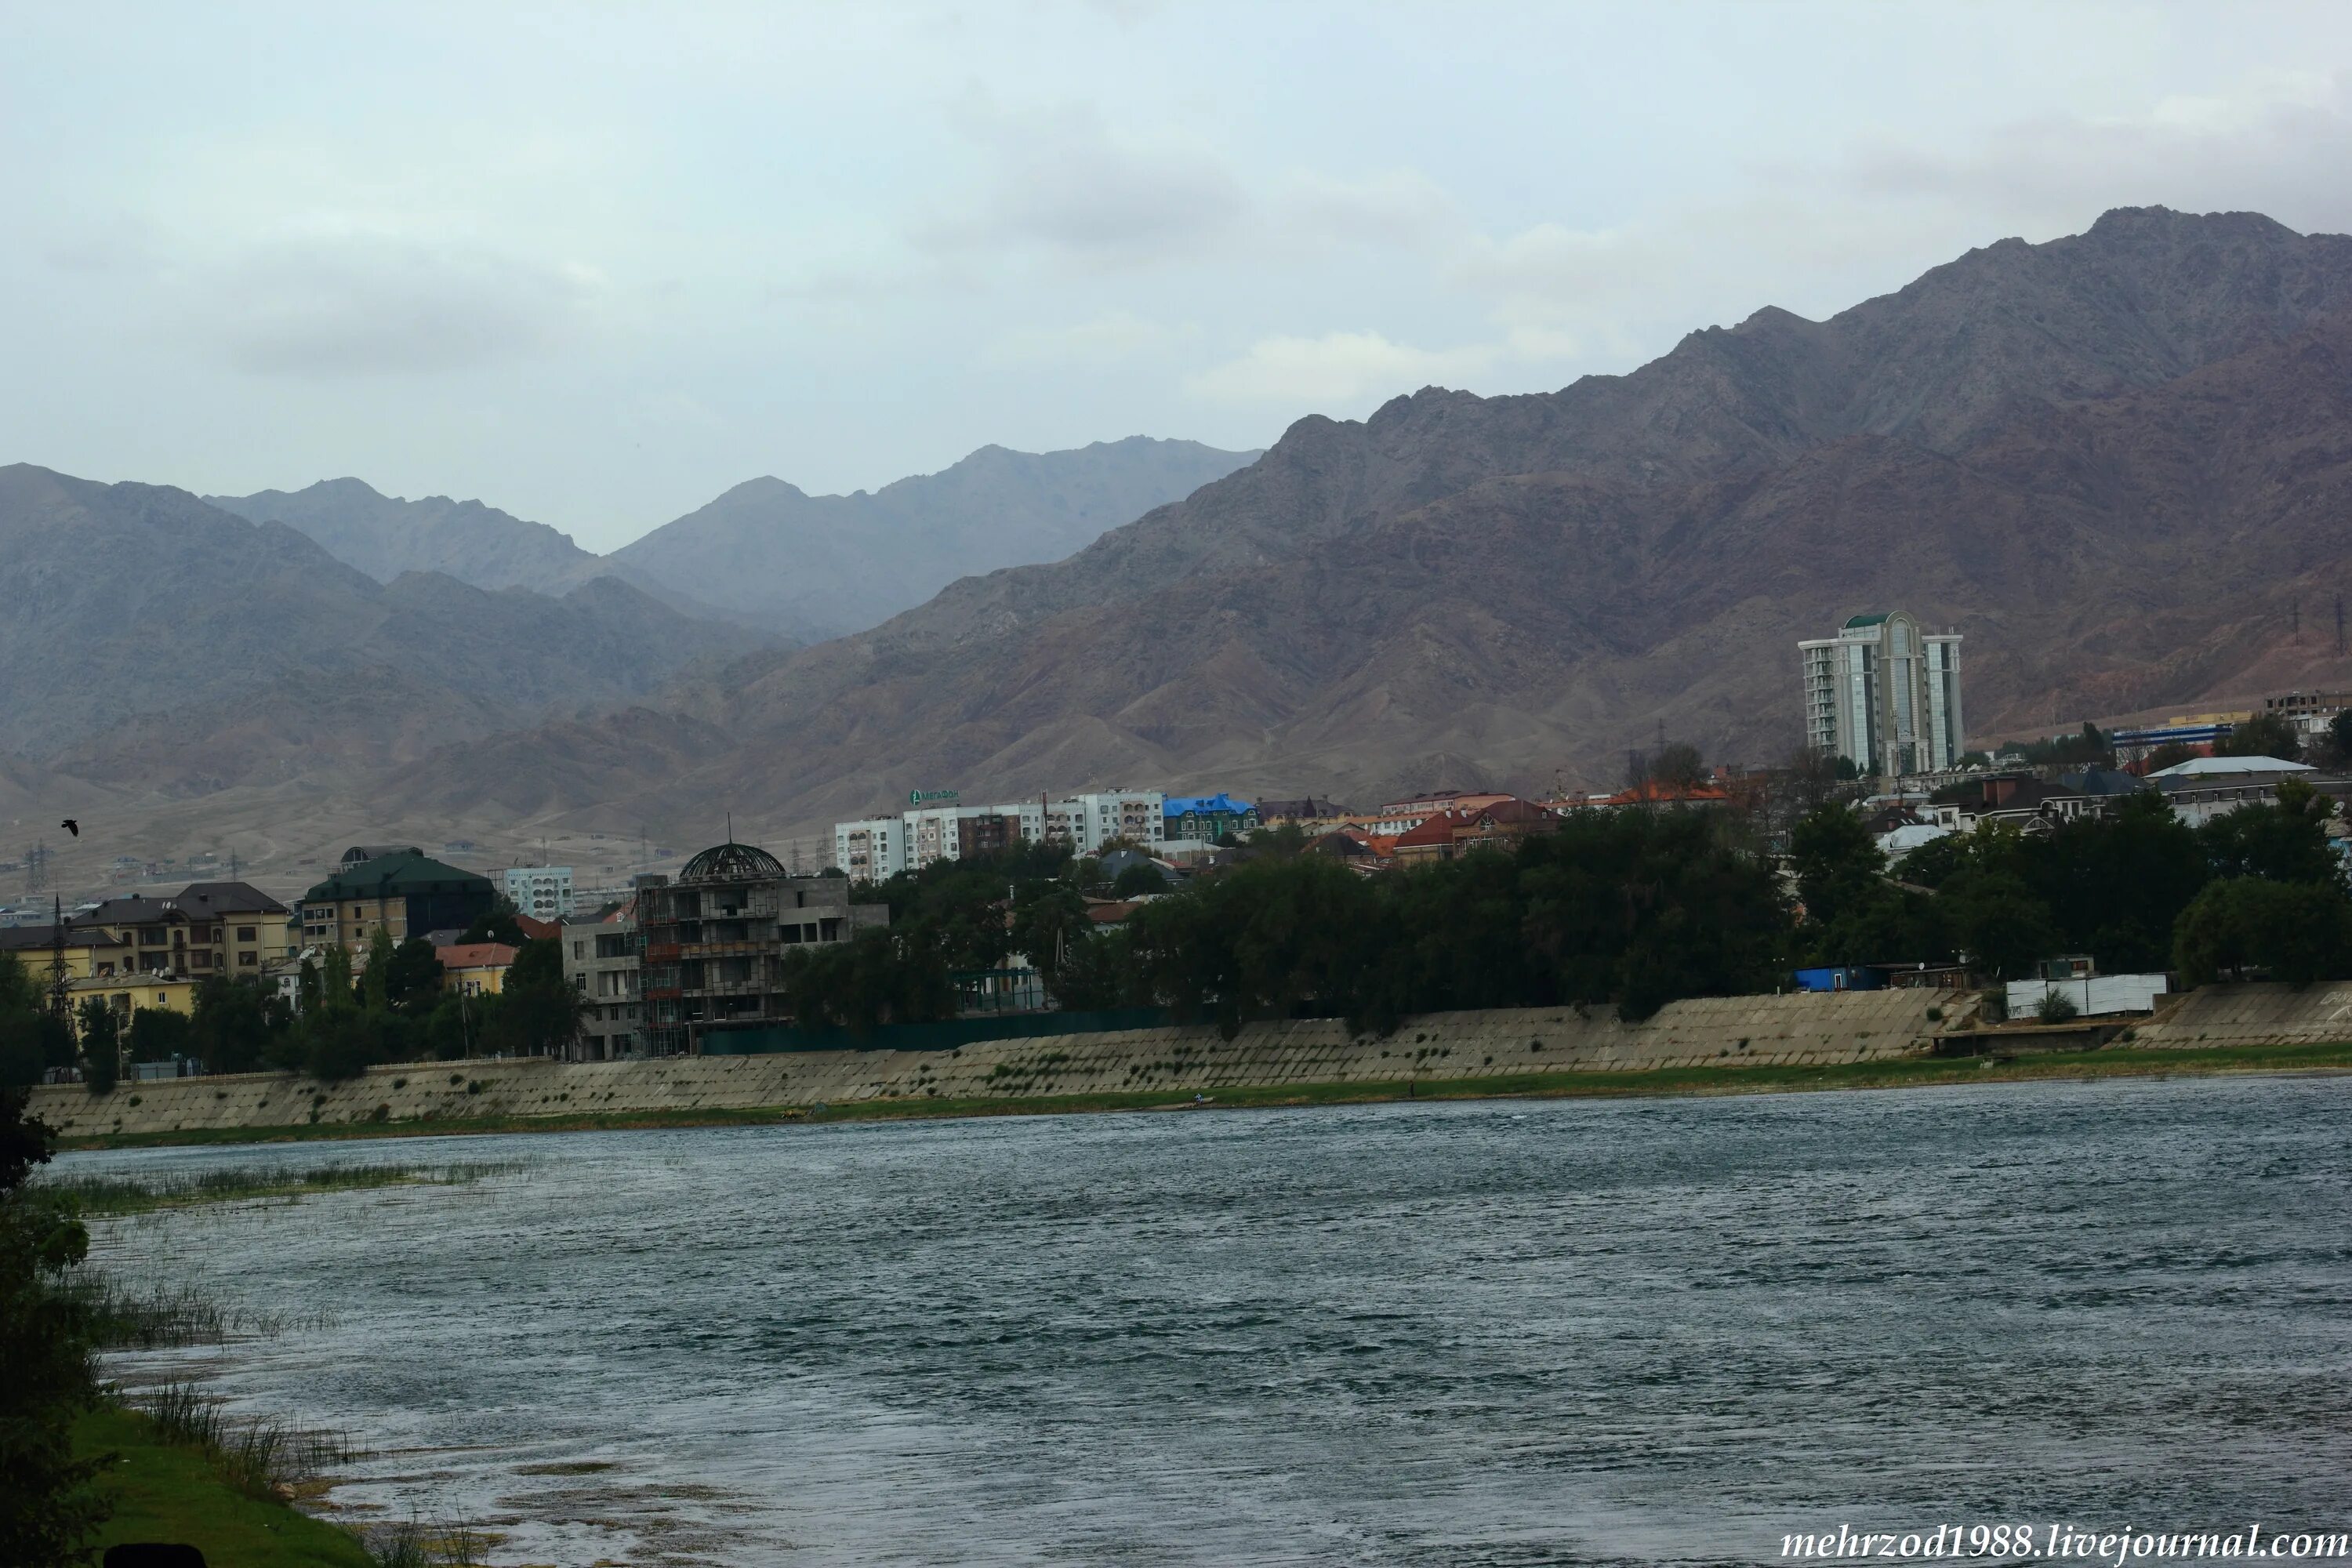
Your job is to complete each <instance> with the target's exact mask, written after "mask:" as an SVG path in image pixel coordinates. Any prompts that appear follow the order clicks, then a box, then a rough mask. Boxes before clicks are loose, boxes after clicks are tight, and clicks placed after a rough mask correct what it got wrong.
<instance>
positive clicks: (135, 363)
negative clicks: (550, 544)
mask: <svg viewBox="0 0 2352 1568" xmlns="http://www.w3.org/2000/svg"><path fill="white" fill-rule="evenodd" d="M9 36H10V47H9V49H8V51H7V53H6V56H5V59H0V153H5V157H0V204H5V207H0V210H5V211H6V212H7V213H8V215H9V225H10V228H11V231H12V235H13V236H14V237H15V238H16V241H17V243H16V244H15V245H12V246H10V247H6V249H5V252H0V288H5V290H6V294H7V297H8V299H9V300H10V302H11V305H10V310H9V312H8V317H7V325H6V328H5V352H6V354H7V358H8V360H9V363H10V364H11V367H12V371H13V372H14V374H12V375H11V376H10V377H9V379H8V384H7V385H6V386H5V388H0V430H5V431H6V432H7V439H6V441H5V446H0V462H6V461H16V460H23V461H28V462H35V463H39V464H43V465H45V466H47V467H51V468H58V469H61V470H64V471H67V472H69V473H75V474H79V475H83V476H86V477H89V478H93V479H108V480H114V479H140V480H145V481H150V482H157V483H169V484H175V485H180V486H184V487H185V488H187V489H192V490H195V491H198V492H200V493H204V492H210V493H221V494H245V493H248V492H251V491H254V490H257V489H269V488H276V489H299V488H300V487H302V486H304V485H307V484H310V483H311V482H313V481H314V480H317V479H326V478H334V477H341V476H344V475H351V476H355V477H357V478H360V479H364V480H366V481H367V482H368V483H370V484H372V485H373V486H375V487H376V488H378V489H382V490H383V491H385V492H386V493H390V494H399V495H405V496H410V497H417V496H425V495H432V494H446V495H451V496H454V497H457V498H458V499H476V498H478V499H479V500H484V501H486V502H488V504H490V505H492V506H497V507H500V508H503V509H505V510H509V511H511V512H514V513H516V514H517V515H519V516H522V517H526V518H530V519H532V520H534V521H542V522H547V523H550V524H551V525H553V526H555V527H557V528H560V529H562V530H564V531H567V532H570V533H572V535H573V536H574V537H575V538H576V539H578V540H579V542H581V543H582V544H583V545H584V546H586V547H587V548H589V549H592V550H598V551H604V550H609V549H612V548H613V547H614V546H616V545H618V544H620V543H622V542H625V541H627V540H629V539H632V538H634V537H635V536H637V535H638V534H640V533H642V532H644V531H646V530H647V529H649V528H651V527H653V526H656V525H657V524H659V523H661V522H664V521H668V520H669V519H671V518H673V517H676V516H677V515H679V514H681V513H683V512H685V511H688V510H692V509H693V508H695V507H698V506H699V505H701V504H702V503H704V502H706V501H708V500H710V499H711V498H712V497H714V496H715V495H717V494H719V492H720V491H722V490H723V489H726V488H727V487H729V486H730V485H733V484H736V483H738V482H740V481H741V480H743V479H749V478H751V477H754V476H756V475H760V474H774V475H776V476H777V477H779V478H782V479H787V480H790V481H791V482H793V483H794V484H796V485H799V486H801V487H803V489H808V490H810V491H812V492H841V491H849V490H854V489H875V488H877V487H878V486H880V485H883V484H886V483H887V482H889V481H890V480H892V479H898V478H902V477H904V476H907V475H909V474H915V473H924V472H932V471H936V470H938V469H940V468H944V467H946V466H947V465H949V464H950V463H952V462H954V461H955V460H956V459H957V458H961V457H962V456H964V455H965V454H966V453H968V452H970V451H971V450H972V449H973V448H975V447H980V446H982V445H984V444H987V443H991V442H995V443H1001V444H1003V445H1005V446H1008V447H1016V448H1020V449H1024V450H1033V451H1034V450H1049V449H1055V448H1060V447H1077V446H1084V445H1086V444H1087V443H1089V442H1092V441H1096V440H1108V439H1116V438H1118V437H1124V436H1129V435H1151V436H1160V437H1185V438H1190V439H1194V440H1200V441H1204V442H1209V443H1212V444H1213V445H1216V446H1220V447H1262V446H1265V445H1267V444H1269V443H1271V442H1272V441H1274V440H1275V439H1276V437H1279V436H1280V434H1281V432H1282V431H1283V429H1284V428H1285V427H1286V426H1287V425H1288V424H1289V423H1291V422H1292V421H1293V420H1295V419H1297V418H1298V417H1300V416H1306V415H1308V414H1318V413H1319V414H1328V415H1330V416H1336V417H1360V416H1363V415H1365V414H1367V413H1369V412H1370V410H1371V409H1373V408H1374V407H1376V406H1377V405H1379V404H1380V403H1381V402H1382V401H1384V400H1385V399H1387V398H1389V397H1391V396H1393V395H1399V394H1402V393H1408V392H1411V391H1412V390H1413V389H1415V388H1416V387H1419V386H1421V385H1423V384H1429V383H1437V384H1447V385H1454V386H1463V387H1466V388H1468V389H1470V390H1473V391H1476V392H1480V393H1486V394H1493V393H1505V392H1523V391H1535V390H1547V389H1550V388H1554V387H1558V386H1560V385H1563V384H1567V383H1569V382H1570V381H1572V380H1573V379H1575V378H1576V377H1577V376H1579V375H1580V374H1587V373H1591V372H1621V371H1624V370H1627V369H1630V368H1632V367H1633V366H1634V365H1636V364H1638V363H1642V362H1643V361H1645V360H1647V359H1649V358H1651V357H1653V356H1654V355H1656V354H1657V353H1662V352H1664V350H1666V349H1668V348H1670V347H1671V346H1672V344H1673V343H1674V342H1675V341H1676V340H1677V339H1678V338H1679V337H1680V336H1681V335H1682V334H1683V333H1684V332H1685V331H1691V330H1695V329H1698V328H1702V327H1705V326H1707V325H1709V324H1723V325H1728V324H1731V323H1734V322H1737V321H1740V320H1742V319H1744V318H1745V317H1747V316H1748V314H1750V313H1751V312H1753V311H1754V310H1757V309H1759V307H1762V306H1765V305H1779V306H1781V307H1784V308H1786V309H1789V310H1796V311H1798V312H1800V313H1801V314H1807V315H1821V314H1825V313H1828V312H1830V311H1832V310H1836V309H1839V308H1842V307H1843V306H1845V305H1847V304H1850V303H1852V302H1853V300H1857V299H1860V298H1863V297H1865V296H1867V295H1869V294H1872V293H1875V292H1879V291H1883V290H1885V289H1894V288H1896V287H1899V286H1901V285H1902V284H1903V283H1905V282H1906V281H1908V280H1909V279H1911V278H1912V277H1914V276H1915V275H1916V273H1917V272H1918V271H1919V270H1920V269H1922V268H1925V267H1927V266H1930V265H1934V264H1936V263H1937V262H1940V261H1943V260H1947V259H1948V258H1950V257H1951V256H1953V255H1955V254H1957V253H1958V251H1960V250H1961V249H1964V248H1966V247H1969V246H1974V245H1979V244H1985V243H1989V242H1990V241H1991V240H1993V239H1995V238H1998V237H2002V236H2009V235H2015V236H2020V237H2024V238H2027V239H2030V240H2043V239H2048V238H2051V237H2054V236H2057V235H2060V234H2063V233H2069V232H2076V231H2079V230H2081V229H2082V228H2084V227H2085V226H2088V225H2089V224H2090V222H2091V221H2092V220H2093V219H2094V218H2095V216H2097V215H2098V213H2099V212H2101V211H2102V210H2104V209H2105V208H2107V207H2110V206H2115V205H2146V204H2157V203H2161V204H2165V205H2173V206H2179V207H2183V208H2187V209H2193V210H2208V209H2214V208H2232V209H2254V210H2259V211H2263V212H2265V213H2267V214H2269V215H2271V216H2273V217H2276V218H2278V219H2279V220H2280V221H2282V222H2284V223H2286V224H2288V225H2291V226H2295V227H2297V228H2301V229H2305V230H2311V229H2328V230H2343V229H2346V228H2352V189H2347V186H2346V185H2345V184H2344V182H2343V181H2342V180H2341V178H2340V171H2341V169H2342V168H2344V167H2345V166H2347V163H2352V11H2347V9H2346V8H2344V7H2340V6H2328V5H2270V6H2233V7H2231V8H2229V9H2228V10H2227V11H2226V12H2224V11H2221V10H2220V9H2217V8H2198V7H2189V6H2179V7H2173V6H2162V5H2079V6H2069V7H2064V8H2063V9H2062V8H2052V7H2043V6H2021V5H1974V6H1966V7H1941V8H1932V9H1931V8H1925V7H1906V8H1895V7H1871V8H1863V9H1853V8H1849V7H1829V6H1772V7H1761V6H1748V5H1684V6H1677V7H1673V8H1654V7H1633V6H1600V5H1580V6H1573V7H1570V6H1540V5H1528V6H1524V7H1519V6H1507V5H1488V6H1477V7H1463V6H1447V7H1434V6H1433V7H1426V8H1422V9H1416V10H1409V9H1405V8H1398V7H1373V8H1365V7H1360V6H1359V7H1342V6H1339V5H1293V6H1283V7H1277V8H1270V9H1269V8H1265V7H1248V8H1241V7H1232V6H1228V7H1222V8H1221V7H1216V6H1209V5H1198V6H1172V5H1152V4H1150V3H1148V0H1143V3H1123V4H1100V5H1077V4H1068V5H1064V4H1042V5H1034V6H1028V7H1023V8H1020V9H1013V8H982V9H976V10H971V11H962V10H957V9H953V8H948V7H931V6H902V7H858V8H843V7H807V8H793V7H777V8H753V9H746V10H736V9H731V8H730V9H708V8H692V7H688V8H684V9H672V8H663V9H654V8H644V9H631V8H624V7H606V8H597V9H594V10H590V11H585V12H578V13H572V14H568V15H566V16H563V17H562V29H561V30H560V31H558V30H556V29H555V26H554V18H552V17H551V16H547V15H538V16H532V15H526V14H523V13H513V12H505V11H499V10H496V9H493V10H490V11H480V10H478V9H465V10H460V9H458V8H457V7H454V6H447V5H402V6H397V7H391V6H373V7H371V6H359V7H349V8H335V9H331V10H327V11H320V10H318V9H316V8H299V7H289V6H278V5H231V6H228V7H225V8H209V9H205V10H203V11H183V10H173V9H170V8H152V9H146V10H137V9H131V10H124V9H111V8H106V7H99V8H94V9H93V8H79V9H76V8H58V7H36V6H30V5H16V6H12V7H11V10H10V16H9ZM196 100H201V104H202V109H203V112H202V113H201V114H198V113H192V112H190V111H189V110H190V108H191V106H192V104H193V103H194V102H195V101H196Z"/></svg>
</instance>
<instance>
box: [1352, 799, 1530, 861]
mask: <svg viewBox="0 0 2352 1568" xmlns="http://www.w3.org/2000/svg"><path fill="white" fill-rule="evenodd" d="M1559 826H1560V819H1559V817H1558V816H1555V815H1554V814H1553V813H1551V812H1549V811H1547V810H1545V809H1544V808H1543V807H1542V806H1539V805H1533V804H1531V803H1529V802H1528V801H1524V800H1519V799H1517V798H1515V797H1513V796H1509V795H1506V796H1504V797H1503V798H1502V799H1500V800H1496V801H1494V802H1492V803H1490V804H1488V805H1482V806H1480V807H1479V808H1478V809H1477V810H1475V811H1460V810H1456V809H1454V807H1451V806H1447V807H1444V808H1443V809H1441V810H1440V811H1438V812H1437V813H1436V814H1435V815H1434V816H1429V817H1426V818H1424V819H1423V821H1422V823H1421V825H1420V826H1416V827H1413V828H1411V829H1408V830H1407V831H1405V832H1403V833H1401V834H1399V835H1397V837H1396V843H1395V846H1394V847H1393V848H1392V849H1391V856H1392V857H1393V858H1394V859H1395V861H1396V863H1397V864H1398V865H1400V866H1411V865H1416V864H1420V863H1423V862H1427V861H1431V860H1452V859H1455V858H1459V857H1461V856H1464V855H1466V854H1468V853H1470V852H1471V851H1472V850H1474V849H1484V848H1505V849H1508V848H1512V847H1516V846H1517V844H1518V843H1519V842H1520V841H1521V840H1522V839H1525V838H1526V837H1528V836H1529V835H1530V834H1540V833H1556V832H1558V831H1559Z"/></svg>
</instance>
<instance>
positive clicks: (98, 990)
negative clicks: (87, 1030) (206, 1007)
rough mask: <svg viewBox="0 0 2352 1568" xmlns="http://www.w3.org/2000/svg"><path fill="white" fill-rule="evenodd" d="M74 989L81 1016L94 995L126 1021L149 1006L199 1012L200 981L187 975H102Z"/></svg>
mask: <svg viewBox="0 0 2352 1568" xmlns="http://www.w3.org/2000/svg"><path fill="white" fill-rule="evenodd" d="M72 989H73V1005H74V1010H75V1011H76V1012H77V1013H79V1011H80V1010H81V1005H82V1004H83V1003H84V1002H85V1001H87V1000H89V998H90V997H92V996H97V997H101V998H103V999H104V1000H105V1002H106V1004H107V1005H109V1006H110V1007H112V1008H113V1009H114V1010H115V1011H116V1012H117V1013H120V1014H121V1015H122V1016H123V1017H125V1018H128V1017H130V1016H131V1014H132V1013H134V1012H137V1011H139V1010H140V1009H142V1008H147V1007H156V1008H162V1009H163V1010H165V1011H167V1012H173V1013H194V1011H195V1010H196V982H195V980H194V977H192V976H189V975H185V974H129V975H124V974H113V975H105V974H101V975H99V976H96V977H95V978H92V979H88V980H77V981H74V982H73V983H72Z"/></svg>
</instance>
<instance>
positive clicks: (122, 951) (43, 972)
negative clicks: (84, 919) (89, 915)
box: [0, 921, 135, 986]
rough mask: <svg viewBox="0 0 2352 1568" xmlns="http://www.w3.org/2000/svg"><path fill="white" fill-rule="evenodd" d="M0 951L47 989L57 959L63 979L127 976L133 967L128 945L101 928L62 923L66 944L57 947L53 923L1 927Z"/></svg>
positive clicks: (34, 982)
mask: <svg viewBox="0 0 2352 1568" xmlns="http://www.w3.org/2000/svg"><path fill="white" fill-rule="evenodd" d="M0 952H5V953H6V954H8V955H9V956H11V957H13V958H14V959H16V962H17V963H20V964H22V965H24V967H25V973H26V974H28V975H30V976H31V977H32V981H33V984H36V985H41V986H46V985H47V984H49V978H50V975H51V974H52V973H53V972H54V970H55V968H56V965H57V963H58V961H59V960H60V959H62V960H63V961H64V963H65V971H66V978H67V979H68V981H74V980H95V979H100V978H111V977H112V976H114V975H117V974H128V973H131V971H132V969H133V968H134V967H135V966H134V965H133V964H131V963H129V962H128V960H129V955H130V952H131V948H130V944H129V943H127V942H124V941H123V940H122V939H121V937H119V936H116V935H115V934H114V933H113V932H112V931H108V930H106V929H105V928H104V927H102V926H93V925H87V924H77V923H76V922H74V921H66V922H65V942H64V944H63V946H62V948H60V946H59V944H58V926H57V922H56V921H44V922H42V923H41V924H39V925H20V926H0Z"/></svg>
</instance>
